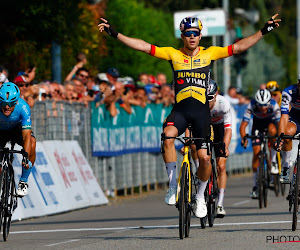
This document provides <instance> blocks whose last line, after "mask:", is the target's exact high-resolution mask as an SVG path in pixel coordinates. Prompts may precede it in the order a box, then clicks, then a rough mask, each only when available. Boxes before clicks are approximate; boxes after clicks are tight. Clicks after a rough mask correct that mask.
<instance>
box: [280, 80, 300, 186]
mask: <svg viewBox="0 0 300 250" xmlns="http://www.w3.org/2000/svg"><path fill="white" fill-rule="evenodd" d="M278 130H279V131H278V134H281V133H284V134H285V135H295V134H299V133H300V75H299V76H298V84H294V85H291V86H289V87H287V88H285V89H284V90H283V91H282V101H281V118H280V122H279V129H278ZM292 147H293V144H292V140H289V139H286V140H284V144H283V145H282V142H281V143H280V145H279V147H277V149H278V151H280V150H282V166H283V167H282V172H281V176H280V181H281V182H282V183H289V181H290V179H289V176H290V163H291V161H292V159H291V156H292V152H291V150H292Z"/></svg>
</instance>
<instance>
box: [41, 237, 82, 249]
mask: <svg viewBox="0 0 300 250" xmlns="http://www.w3.org/2000/svg"><path fill="white" fill-rule="evenodd" d="M75 241H79V239H74V240H68V241H63V242H59V243H54V244H50V245H45V247H52V246H57V245H60V244H65V243H70V242H75Z"/></svg>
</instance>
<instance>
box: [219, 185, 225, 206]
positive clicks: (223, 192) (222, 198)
mask: <svg viewBox="0 0 300 250" xmlns="http://www.w3.org/2000/svg"><path fill="white" fill-rule="evenodd" d="M224 194H225V188H220V189H219V198H218V206H223V200H224Z"/></svg>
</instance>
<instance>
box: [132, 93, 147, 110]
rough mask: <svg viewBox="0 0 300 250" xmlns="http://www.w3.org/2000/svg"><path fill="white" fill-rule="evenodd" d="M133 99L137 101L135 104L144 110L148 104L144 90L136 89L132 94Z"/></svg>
mask: <svg viewBox="0 0 300 250" xmlns="http://www.w3.org/2000/svg"><path fill="white" fill-rule="evenodd" d="M134 99H135V100H136V101H137V102H136V104H137V105H139V106H141V107H142V108H145V107H146V106H147V103H148V97H147V93H146V90H145V89H144V88H138V89H137V91H136V92H135V94H134Z"/></svg>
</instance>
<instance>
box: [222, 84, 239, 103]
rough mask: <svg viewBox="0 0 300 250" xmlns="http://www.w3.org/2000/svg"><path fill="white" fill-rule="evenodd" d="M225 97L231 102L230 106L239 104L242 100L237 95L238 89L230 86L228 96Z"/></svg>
mask: <svg viewBox="0 0 300 250" xmlns="http://www.w3.org/2000/svg"><path fill="white" fill-rule="evenodd" d="M224 97H225V98H226V99H227V100H228V101H229V102H230V104H232V105H234V104H239V103H240V100H239V98H238V96H237V93H236V87H233V86H230V87H229V89H228V92H227V94H225V95H224Z"/></svg>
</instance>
